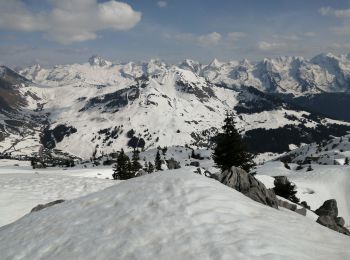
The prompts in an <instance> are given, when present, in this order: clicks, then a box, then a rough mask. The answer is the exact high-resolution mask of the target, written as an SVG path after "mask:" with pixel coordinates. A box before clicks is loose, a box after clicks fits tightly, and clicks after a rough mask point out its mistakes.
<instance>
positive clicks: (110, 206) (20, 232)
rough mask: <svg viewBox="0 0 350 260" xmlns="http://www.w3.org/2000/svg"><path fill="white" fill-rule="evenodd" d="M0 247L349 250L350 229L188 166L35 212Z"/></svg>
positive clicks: (49, 253)
mask: <svg viewBox="0 0 350 260" xmlns="http://www.w3.org/2000/svg"><path fill="white" fill-rule="evenodd" d="M67 216H69V221H67ZM169 227H171V228H169ZM9 233H11V234H12V235H11V236H8V235H6V234H9ZM47 241H50V243H47ZM67 245H69V246H67ZM252 248H253V249H254V250H252ZM0 251H1V252H2V257H4V258H5V259H13V258H15V257H19V256H21V257H22V258H26V259H40V258H60V259H61V258H74V259H110V258H115V256H116V254H117V255H118V258H122V259H129V258H136V259H164V258H166V259H198V258H201V259H213V258H215V259H231V258H232V257H233V256H234V257H235V258H236V259H247V258H249V259H262V258H264V259H277V258H278V259H280V258H285V259H313V258H314V256H315V252H317V256H318V259H330V258H332V259H347V258H349V256H350V253H349V250H348V238H347V237H346V236H343V235H341V234H338V233H336V232H333V231H331V230H329V229H327V228H325V227H322V226H320V225H319V224H317V223H315V222H313V221H312V220H310V219H308V218H305V217H303V216H300V215H297V214H294V213H290V212H287V211H279V210H275V209H272V208H268V207H265V206H263V205H260V204H258V203H256V202H254V201H252V200H250V199H249V198H247V197H245V196H244V195H242V194H241V193H239V192H237V191H235V190H233V189H230V188H228V187H226V186H224V185H222V184H220V183H219V182H217V181H215V180H212V179H208V178H205V177H202V176H199V175H194V174H189V173H186V172H181V171H173V172H169V173H164V174H153V175H148V176H144V177H140V178H136V179H133V180H129V181H126V182H123V183H121V184H118V185H116V186H112V187H110V188H107V189H106V190H104V191H101V192H97V193H94V194H91V195H88V196H86V197H82V198H79V199H76V200H72V201H68V202H65V203H63V204H59V205H56V206H53V207H51V208H47V209H44V210H42V211H39V212H36V213H32V214H29V215H27V216H25V217H23V218H22V219H20V220H18V221H16V222H15V223H13V224H10V225H8V226H5V227H3V228H1V229H0ZM87 252H88V253H87ZM116 252H117V253H116Z"/></svg>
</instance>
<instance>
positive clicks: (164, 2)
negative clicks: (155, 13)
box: [157, 1, 168, 8]
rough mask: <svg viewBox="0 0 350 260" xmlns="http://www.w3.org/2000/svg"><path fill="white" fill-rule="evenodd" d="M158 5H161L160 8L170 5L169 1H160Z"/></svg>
mask: <svg viewBox="0 0 350 260" xmlns="http://www.w3.org/2000/svg"><path fill="white" fill-rule="evenodd" d="M157 5H158V6H159V7H160V8H164V7H166V6H167V5H168V3H167V2H166V1H158V2H157Z"/></svg>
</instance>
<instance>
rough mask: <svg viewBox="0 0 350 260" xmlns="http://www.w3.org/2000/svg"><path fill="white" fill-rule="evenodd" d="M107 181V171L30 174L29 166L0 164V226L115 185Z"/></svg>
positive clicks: (11, 162)
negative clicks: (40, 207) (44, 206)
mask: <svg viewBox="0 0 350 260" xmlns="http://www.w3.org/2000/svg"><path fill="white" fill-rule="evenodd" d="M105 178H109V180H107V179H105ZM110 179H112V169H111V168H105V169H96V168H90V169H85V168H83V169H78V168H76V169H69V170H67V169H64V168H53V169H52V168H51V169H37V170H33V169H32V167H31V166H30V163H29V162H20V161H15V160H0V226H3V225H6V224H9V223H11V222H13V221H15V220H17V219H18V218H20V217H22V216H24V215H25V214H27V213H28V212H30V210H31V209H32V208H33V207H35V206H37V205H38V204H42V203H48V202H51V201H54V200H58V199H65V200H67V199H72V198H77V197H80V196H83V195H86V194H89V193H91V192H95V191H98V190H102V189H104V188H106V187H108V186H111V185H114V184H116V183H117V181H112V180H110ZM0 258H1V257H0Z"/></svg>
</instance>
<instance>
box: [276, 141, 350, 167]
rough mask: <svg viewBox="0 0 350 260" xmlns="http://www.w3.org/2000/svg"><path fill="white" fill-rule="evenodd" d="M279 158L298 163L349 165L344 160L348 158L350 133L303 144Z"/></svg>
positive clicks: (349, 158)
mask: <svg viewBox="0 0 350 260" xmlns="http://www.w3.org/2000/svg"><path fill="white" fill-rule="evenodd" d="M346 158H347V159H346ZM280 159H281V160H282V161H286V162H293V163H300V164H309V163H310V164H325V165H343V164H347V165H349V162H346V160H347V161H348V160H350V135H345V136H341V137H332V138H330V139H329V140H324V141H321V142H317V143H312V144H307V145H304V146H302V147H300V148H298V149H295V150H293V151H291V152H289V153H287V154H285V155H283V156H282V157H281V158H280Z"/></svg>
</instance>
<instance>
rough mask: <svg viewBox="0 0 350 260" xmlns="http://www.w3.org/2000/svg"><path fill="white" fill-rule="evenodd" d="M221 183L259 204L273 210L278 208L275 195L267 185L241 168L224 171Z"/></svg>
mask: <svg viewBox="0 0 350 260" xmlns="http://www.w3.org/2000/svg"><path fill="white" fill-rule="evenodd" d="M220 182H221V183H223V184H225V185H226V186H228V187H231V188H233V189H235V190H237V191H239V192H241V193H243V194H244V195H246V196H247V197H249V198H251V199H253V200H255V201H257V202H260V203H262V204H264V205H268V206H270V207H272V208H276V209H277V208H278V201H277V198H276V195H275V193H274V192H273V191H272V190H270V189H267V188H266V187H265V185H264V184H263V183H262V182H260V181H258V180H257V179H255V178H254V176H252V175H251V174H248V173H247V172H246V171H244V170H242V169H240V168H237V167H232V168H231V169H230V170H226V171H224V172H223V173H222V175H221V177H220Z"/></svg>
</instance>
